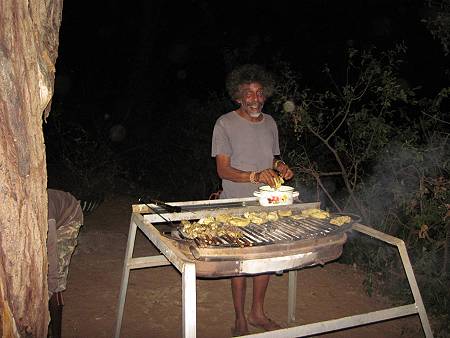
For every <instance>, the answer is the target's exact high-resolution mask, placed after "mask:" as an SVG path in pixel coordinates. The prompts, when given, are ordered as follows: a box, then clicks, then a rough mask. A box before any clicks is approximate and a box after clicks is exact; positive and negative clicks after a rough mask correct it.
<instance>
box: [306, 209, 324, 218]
mask: <svg viewBox="0 0 450 338" xmlns="http://www.w3.org/2000/svg"><path fill="white" fill-rule="evenodd" d="M302 215H304V216H308V217H312V218H318V219H325V218H328V217H330V213H329V212H328V211H324V210H320V209H306V210H302Z"/></svg>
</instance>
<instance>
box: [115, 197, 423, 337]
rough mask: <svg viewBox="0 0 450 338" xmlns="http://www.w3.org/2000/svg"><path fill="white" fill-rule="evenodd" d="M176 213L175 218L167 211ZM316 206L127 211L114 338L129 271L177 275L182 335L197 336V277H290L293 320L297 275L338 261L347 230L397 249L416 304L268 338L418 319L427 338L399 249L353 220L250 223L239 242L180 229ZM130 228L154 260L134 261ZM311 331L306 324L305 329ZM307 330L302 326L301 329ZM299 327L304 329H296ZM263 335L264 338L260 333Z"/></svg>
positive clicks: (252, 201)
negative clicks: (169, 269)
mask: <svg viewBox="0 0 450 338" xmlns="http://www.w3.org/2000/svg"><path fill="white" fill-rule="evenodd" d="M173 206H175V207H176V210H175V211H176V212H175V211H174V209H173ZM319 207H320V204H319V203H300V202H298V201H296V202H295V203H294V204H292V205H287V206H282V207H262V206H260V205H259V203H258V201H257V199H256V198H253V197H250V198H238V199H227V200H207V201H191V202H176V203H171V209H170V212H167V211H166V210H165V209H164V205H163V204H160V203H151V204H139V205H133V213H132V217H131V225H130V233H129V236H128V244H127V249H126V254H125V264H124V270H123V277H122V285H121V291H120V298H119V307H118V317H117V326H116V337H117V338H118V337H119V335H120V328H121V322H122V316H123V309H124V303H125V296H126V289H127V284H128V276H129V272H130V270H131V269H136V268H143V267H156V266H162V265H170V264H172V265H174V266H175V267H176V268H177V269H178V270H179V271H180V272H181V274H182V290H183V337H195V336H196V311H195V309H196V283H195V279H196V277H210V278H215V277H223V276H239V275H247V274H257V273H268V272H282V271H289V293H288V294H289V297H288V322H289V323H292V322H293V321H294V320H295V299H296V281H297V270H296V269H299V268H302V267H306V266H313V265H317V264H322V265H323V264H325V263H326V262H329V261H332V260H335V259H337V258H338V257H339V256H340V255H341V254H342V250H343V245H344V244H345V242H346V240H347V232H348V231H350V230H352V229H356V230H357V231H359V232H362V233H365V234H368V235H369V236H372V237H375V238H378V239H380V240H382V241H385V242H388V243H390V244H392V245H396V246H397V247H398V248H399V251H400V255H401V258H402V262H403V265H404V267H405V270H406V274H407V277H408V281H409V282H410V286H411V290H412V293H413V295H414V299H415V301H416V302H415V304H411V305H408V306H403V307H397V308H392V309H387V310H382V311H377V312H372V313H368V314H363V315H358V316H351V317H346V318H342V319H340V320H335V321H336V323H335V322H333V321H329V322H332V323H328V322H321V323H316V324H317V327H315V326H314V324H309V325H303V326H299V327H296V328H288V329H282V330H277V331H272V332H270V335H267V337H269V336H270V337H300V336H304V335H311V334H316V333H322V332H327V331H332V330H337V329H340V328H345V327H351V326H357V325H361V324H365V323H371V322H376V321H380V320H385V319H389V318H396V317H401V316H406V315H411V314H416V313H418V314H419V316H420V319H421V321H422V326H423V328H424V332H425V334H426V336H427V337H431V336H432V334H431V329H430V326H429V323H428V318H427V316H426V312H425V308H424V306H423V302H422V298H421V296H420V292H419V290H418V287H417V283H416V281H415V277H414V274H413V273H412V268H411V265H410V263H409V258H408V256H407V253H406V248H404V243H403V242H402V241H400V240H398V239H396V238H394V237H391V236H388V235H386V234H383V233H380V232H378V231H376V230H373V229H371V228H368V227H366V226H364V225H362V224H359V223H356V222H355V221H358V220H357V219H355V218H353V222H351V223H348V224H344V225H342V226H336V225H333V224H330V222H329V221H328V220H322V219H313V218H305V219H292V218H289V217H280V218H279V219H278V220H275V221H270V222H267V223H264V224H260V225H258V224H250V225H248V226H247V227H245V228H242V232H243V234H242V236H241V237H239V238H232V237H230V236H226V235H223V236H214V237H212V236H204V238H194V239H190V238H188V236H187V235H186V234H185V233H184V231H183V230H182V227H181V226H180V222H181V221H186V220H189V221H195V220H199V219H202V218H206V217H211V216H213V217H215V216H217V215H219V214H229V215H235V216H241V215H243V214H244V213H246V212H256V213H257V212H261V211H266V212H267V211H278V210H283V209H289V210H291V211H292V212H293V213H294V214H298V213H300V211H301V210H304V209H310V208H319ZM137 227H139V229H140V230H142V232H143V233H144V234H145V236H146V237H147V238H148V239H149V240H150V241H151V242H152V243H153V244H154V245H155V246H156V247H157V248H158V249H159V250H160V252H161V255H158V256H151V257H140V258H133V257H132V253H133V248H134V240H135V235H136V230H137ZM311 325H313V326H311ZM306 326H307V328H306ZM300 328H303V330H300ZM259 336H264V334H259Z"/></svg>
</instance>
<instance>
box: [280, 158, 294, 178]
mask: <svg viewBox="0 0 450 338" xmlns="http://www.w3.org/2000/svg"><path fill="white" fill-rule="evenodd" d="M276 170H277V171H278V172H279V173H280V176H281V177H283V179H285V180H290V179H291V178H292V177H294V172H293V171H292V170H291V168H289V166H288V165H287V164H286V163H284V162H282V161H278V163H277V167H276Z"/></svg>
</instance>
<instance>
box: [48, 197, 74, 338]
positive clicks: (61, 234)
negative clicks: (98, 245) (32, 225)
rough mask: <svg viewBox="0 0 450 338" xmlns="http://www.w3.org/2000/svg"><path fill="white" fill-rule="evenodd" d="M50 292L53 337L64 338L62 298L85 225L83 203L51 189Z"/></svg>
mask: <svg viewBox="0 0 450 338" xmlns="http://www.w3.org/2000/svg"><path fill="white" fill-rule="evenodd" d="M47 193H48V237H47V255H48V292H49V298H50V301H49V310H50V329H51V336H52V337H54V338H59V337H61V322H62V308H63V305H64V303H63V299H62V294H61V292H62V291H64V290H65V289H66V283H67V274H68V272H69V264H70V259H71V257H72V254H73V252H74V250H75V247H76V245H77V237H78V232H79V230H80V227H81V225H82V224H83V211H82V210H81V207H80V203H79V202H78V201H77V200H76V198H75V197H73V196H72V195H71V194H70V193H68V192H64V191H60V190H53V189H48V190H47Z"/></svg>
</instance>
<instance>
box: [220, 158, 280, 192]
mask: <svg viewBox="0 0 450 338" xmlns="http://www.w3.org/2000/svg"><path fill="white" fill-rule="evenodd" d="M216 166H217V174H218V175H219V177H220V178H221V179H225V180H229V181H233V182H238V183H244V182H251V180H250V178H251V177H250V175H251V174H252V172H250V171H243V170H239V169H236V168H233V167H232V166H231V160H230V157H229V156H228V155H224V154H219V155H216ZM277 176H278V174H277V173H276V172H275V171H274V170H273V169H272V168H268V169H265V170H263V171H260V172H257V173H255V176H254V179H255V182H257V183H265V184H268V185H270V186H271V187H275V184H276V182H275V179H274V178H275V177H277Z"/></svg>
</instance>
